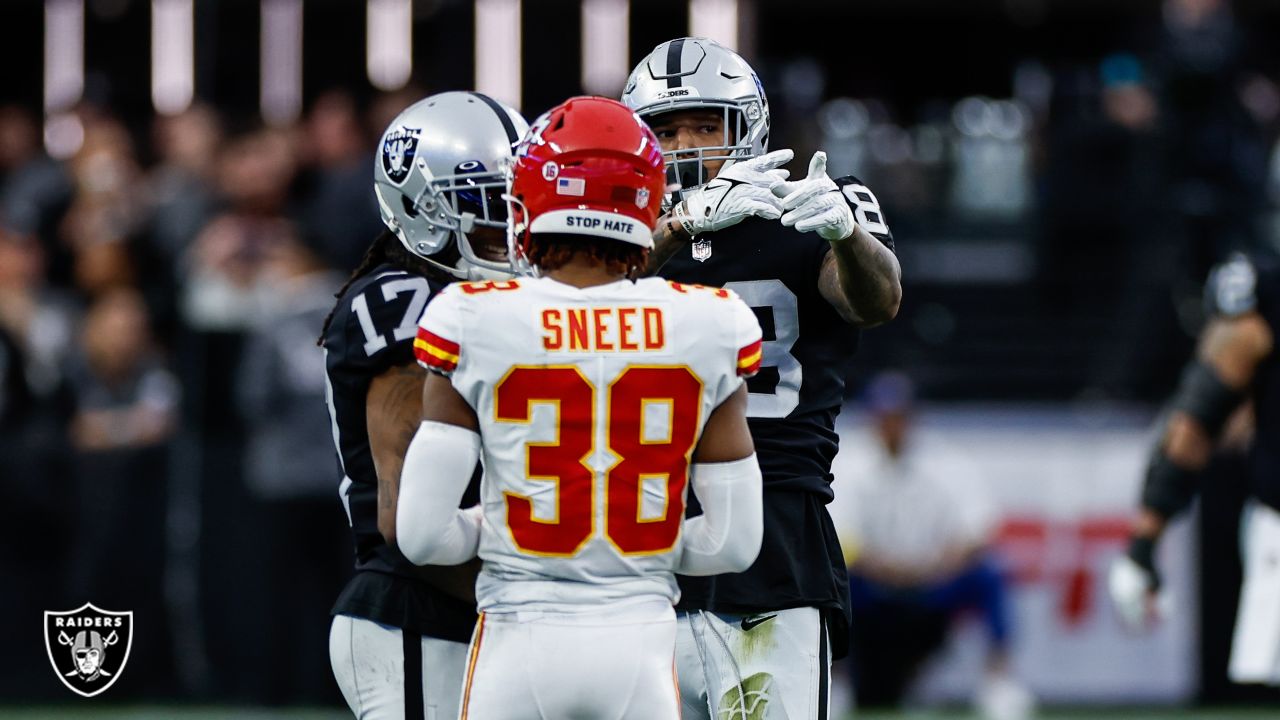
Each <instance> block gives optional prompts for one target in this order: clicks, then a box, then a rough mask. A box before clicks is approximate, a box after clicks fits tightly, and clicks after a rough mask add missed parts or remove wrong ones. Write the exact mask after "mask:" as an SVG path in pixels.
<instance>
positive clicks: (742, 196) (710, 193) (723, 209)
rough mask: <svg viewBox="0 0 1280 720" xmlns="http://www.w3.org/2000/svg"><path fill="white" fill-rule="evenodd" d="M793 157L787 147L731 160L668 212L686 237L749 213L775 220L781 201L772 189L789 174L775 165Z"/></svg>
mask: <svg viewBox="0 0 1280 720" xmlns="http://www.w3.org/2000/svg"><path fill="white" fill-rule="evenodd" d="M794 156H795V153H793V152H791V151H790V150H775V151H773V152H771V153H768V154H766V155H761V156H760V157H756V158H751V159H750V160H742V161H739V162H735V163H734V164H732V165H730V166H729V167H728V168H726V169H724V170H723V171H721V173H720V174H719V175H717V176H716V179H715V180H712V181H711V182H709V183H707V184H706V185H703V186H702V187H699V188H697V189H695V190H692V191H690V192H689V193H688V194H687V195H685V196H684V199H683V200H681V201H680V202H679V203H677V204H676V206H675V207H674V208H672V209H671V214H672V216H673V217H674V218H675V219H676V220H677V221H679V222H680V225H681V226H682V227H684V230H685V232H687V233H689V235H690V236H694V235H699V234H701V233H708V232H715V231H716V230H723V229H724V228H727V227H730V226H732V225H737V224H738V223H740V222H742V221H743V220H745V219H746V218H748V217H752V216H755V217H762V218H765V219H766V220H777V219H778V218H780V217H782V203H780V202H779V201H778V198H777V197H776V196H775V194H774V193H773V191H772V190H773V187H774V186H776V185H777V184H779V183H781V182H783V181H785V180H786V179H787V176H788V175H789V174H790V173H789V172H788V171H786V170H781V169H779V167H778V166H779V165H785V164H786V163H788V162H790V161H791V158H792V157H794Z"/></svg>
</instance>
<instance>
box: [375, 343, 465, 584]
mask: <svg viewBox="0 0 1280 720" xmlns="http://www.w3.org/2000/svg"><path fill="white" fill-rule="evenodd" d="M426 376H427V371H426V370H425V369H423V368H422V366H420V365H418V364H416V363H415V364H412V365H397V366H395V367H393V368H391V369H389V370H387V371H386V372H384V373H383V374H381V375H379V376H378V377H376V378H374V379H373V382H372V383H371V384H370V385H369V394H368V396H367V398H366V400H365V413H366V415H367V418H368V419H367V423H368V428H369V449H370V451H371V452H372V453H373V465H374V468H375V469H376V470H377V472H378V531H379V532H380V533H382V537H383V539H384V540H386V541H387V544H389V545H392V546H394V545H395V543H396V507H397V505H396V498H397V497H398V496H399V494H400V472H401V470H402V469H403V468H404V454H405V451H406V450H408V448H409V443H410V442H412V441H413V436H414V434H415V433H416V432H417V431H418V426H419V425H420V424H421V423H422V381H423V380H424V379H425V378H426ZM479 572H480V561H479V560H478V559H477V560H474V561H472V562H468V563H464V564H462V565H450V566H437V565H423V566H419V567H417V568H415V570H414V574H415V575H417V576H418V578H419V579H421V580H423V581H425V582H428V583H430V584H431V585H433V586H435V587H437V588H439V589H440V590H443V591H444V592H446V593H449V594H450V595H453V596H455V597H458V598H461V599H463V600H467V601H470V602H474V601H475V586H476V574H477V573H479Z"/></svg>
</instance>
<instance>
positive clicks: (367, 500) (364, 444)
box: [324, 264, 479, 642]
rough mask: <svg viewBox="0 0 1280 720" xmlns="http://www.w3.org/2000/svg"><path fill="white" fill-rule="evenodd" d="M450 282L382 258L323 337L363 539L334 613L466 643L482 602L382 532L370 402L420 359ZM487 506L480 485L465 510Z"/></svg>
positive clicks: (337, 435)
mask: <svg viewBox="0 0 1280 720" xmlns="http://www.w3.org/2000/svg"><path fill="white" fill-rule="evenodd" d="M444 286H445V283H441V282H438V281H436V280H433V279H428V278H425V277H422V276H420V275H415V274H412V273H409V272H406V271H404V270H401V269H399V268H397V267H395V266H393V265H389V264H383V265H380V266H378V267H377V268H375V269H374V270H372V271H371V272H370V273H369V274H367V275H365V276H364V277H362V278H360V279H359V280H357V281H356V282H354V283H352V284H351V287H349V288H348V289H347V291H346V292H345V293H344V294H343V296H342V297H341V298H340V299H339V300H338V307H337V310H336V311H335V313H334V316H333V320H332V322H331V323H330V325H329V329H328V331H327V332H326V333H325V336H324V351H325V369H326V372H327V374H328V386H327V388H326V390H327V400H328V404H329V417H330V419H331V420H332V422H333V440H334V444H335V445H336V446H337V450H338V462H339V465H340V468H341V472H342V475H343V478H342V481H341V485H340V488H339V493H340V494H341V497H342V502H343V505H344V506H345V507H346V510H347V514H348V517H349V519H350V521H351V534H352V537H353V539H354V540H355V556H356V560H355V568H356V574H355V576H354V577H353V578H352V580H351V582H350V583H348V584H347V587H346V588H344V589H343V591H342V594H341V595H340V596H339V598H338V602H337V604H336V605H335V606H334V610H333V612H334V613H340V614H345V615H353V616H356V617H363V618H367V619H370V620H374V621H377V622H380V623H383V624H385V625H391V626H394V627H400V628H404V629H406V630H413V631H415V632H420V633H423V634H425V635H430V636H433V637H440V638H444V639H447V640H457V641H459V642H467V641H468V640H469V639H470V635H471V631H472V629H473V627H474V625H475V619H476V613H475V608H474V606H473V605H471V604H470V603H465V602H463V601H461V600H458V599H456V598H454V597H453V596H450V595H448V594H446V593H443V592H440V591H438V590H436V589H435V588H433V587H432V586H430V585H428V584H427V583H425V582H423V581H422V580H420V579H417V578H416V577H415V575H414V573H415V566H414V565H413V563H411V562H409V561H408V560H407V559H406V558H405V557H404V556H403V555H402V554H400V551H399V550H398V549H397V548H395V547H393V546H391V545H388V544H387V543H386V542H385V541H384V540H383V538H382V534H381V533H379V532H378V476H377V472H376V470H375V469H374V464H373V455H372V452H371V451H370V448H369V434H368V429H367V427H368V426H367V424H366V422H367V419H366V415H365V403H366V400H367V395H368V392H369V385H370V384H371V383H372V382H373V379H374V378H375V377H377V376H379V375H381V374H382V373H384V372H386V371H387V370H388V369H390V368H392V367H395V366H397V365H412V364H415V363H416V362H417V361H416V360H415V359H414V356H413V340H414V337H415V335H416V334H417V330H418V319H419V318H420V317H421V316H422V311H423V309H424V308H425V307H426V306H427V302H428V301H430V299H431V298H432V297H433V296H435V294H436V293H437V292H439V291H440V290H441V289H443V288H444ZM477 502H479V493H478V487H477V484H476V483H475V482H473V483H472V486H471V487H470V488H468V491H467V496H466V497H464V498H463V503H462V504H463V506H464V507H469V506H471V505H474V504H476V503H477Z"/></svg>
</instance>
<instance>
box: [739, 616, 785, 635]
mask: <svg viewBox="0 0 1280 720" xmlns="http://www.w3.org/2000/svg"><path fill="white" fill-rule="evenodd" d="M776 617H778V616H777V615H756V616H755V617H745V618H742V632H751V630H752V629H753V628H756V627H759V626H761V625H763V624H765V623H767V622H769V621H770V620H772V619H774V618H776Z"/></svg>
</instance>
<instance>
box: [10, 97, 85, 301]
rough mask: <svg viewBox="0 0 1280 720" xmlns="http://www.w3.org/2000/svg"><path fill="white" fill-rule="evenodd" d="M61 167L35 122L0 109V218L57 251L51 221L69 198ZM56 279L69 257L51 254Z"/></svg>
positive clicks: (23, 113) (13, 109) (26, 114)
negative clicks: (47, 151) (45, 146)
mask: <svg viewBox="0 0 1280 720" xmlns="http://www.w3.org/2000/svg"><path fill="white" fill-rule="evenodd" d="M72 191H73V188H72V186H71V181H70V178H68V176H67V173H66V170H65V169H64V168H63V166H62V165H61V164H59V163H57V162H54V161H53V160H52V159H50V158H49V157H48V156H47V155H45V153H44V149H43V148H42V147H41V145H40V126H39V123H38V122H37V120H36V118H35V117H34V116H33V115H32V113H31V112H30V111H28V110H27V109H25V108H22V107H19V106H12V105H10V106H5V107H2V108H0V216H3V217H4V218H5V222H6V223H8V225H9V226H10V227H11V228H13V229H15V230H17V231H19V232H21V233H23V234H28V235H33V236H35V237H36V238H37V239H38V240H39V241H40V242H41V243H42V244H43V245H44V247H45V249H46V250H56V249H57V242H56V241H55V235H56V233H55V230H54V228H55V225H56V223H57V221H58V219H59V218H60V217H61V216H62V213H63V212H64V211H65V210H66V207H67V205H68V203H70V202H71V196H72ZM54 259H55V265H58V266H59V267H58V268H56V271H57V273H56V274H57V275H58V276H59V277H61V275H62V271H63V270H65V266H66V264H67V261H69V256H68V257H63V256H57V255H55V258H54Z"/></svg>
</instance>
